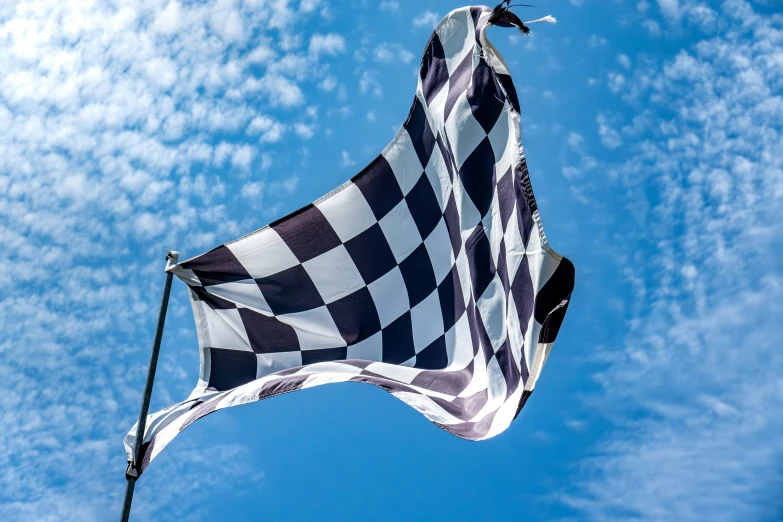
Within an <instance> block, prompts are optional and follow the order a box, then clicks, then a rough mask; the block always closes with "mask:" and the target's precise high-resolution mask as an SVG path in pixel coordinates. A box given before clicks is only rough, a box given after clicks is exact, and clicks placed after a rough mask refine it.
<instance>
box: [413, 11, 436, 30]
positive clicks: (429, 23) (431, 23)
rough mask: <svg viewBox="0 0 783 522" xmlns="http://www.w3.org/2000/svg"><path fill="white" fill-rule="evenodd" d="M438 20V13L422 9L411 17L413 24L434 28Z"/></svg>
mask: <svg viewBox="0 0 783 522" xmlns="http://www.w3.org/2000/svg"><path fill="white" fill-rule="evenodd" d="M439 21H440V16H438V13H435V12H433V11H424V12H423V13H422V14H420V15H419V16H417V17H416V18H414V19H413V26H414V27H428V28H434V27H435V26H436V25H437V24H438V22H439Z"/></svg>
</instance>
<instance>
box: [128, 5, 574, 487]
mask: <svg viewBox="0 0 783 522" xmlns="http://www.w3.org/2000/svg"><path fill="white" fill-rule="evenodd" d="M491 13H492V9H490V8H488V7H470V8H463V9H458V10H456V11H453V12H452V13H449V14H448V15H447V16H446V17H445V18H444V19H443V20H442V21H441V22H440V24H438V26H437V28H436V29H435V32H434V33H433V34H432V36H431V38H430V40H429V42H428V43H427V47H426V49H425V52H424V56H423V59H422V62H421V68H420V74H419V81H418V85H417V87H416V96H415V98H414V101H413V106H412V108H411V110H410V113H409V115H408V118H407V120H406V121H405V124H404V125H403V127H402V128H401V129H400V131H399V132H398V134H397V136H396V137H395V138H394V140H393V141H392V142H391V143H390V144H389V145H388V146H387V147H386V148H385V149H384V151H383V152H382V153H381V154H380V155H379V156H378V157H377V158H375V160H374V161H372V163H370V164H369V165H368V166H367V167H365V168H364V169H363V170H362V171H361V172H360V173H358V174H357V175H356V176H354V177H353V178H352V179H351V180H350V181H348V182H347V183H345V184H344V185H342V186H341V187H339V188H337V189H336V190H334V191H333V192H331V193H330V194H328V195H326V196H324V197H323V198H321V199H319V200H318V201H316V202H315V203H313V204H311V205H308V206H306V207H304V208H302V209H300V210H298V211H297V212H295V213H293V214H291V215H289V216H286V217H285V218H283V219H280V220H278V221H276V222H274V223H272V224H270V225H269V226H267V227H265V228H263V229H261V230H258V231H256V232H253V233H252V234H249V235H247V236H245V237H243V238H240V239H238V240H236V241H233V242H230V243H227V244H225V245H222V246H220V247H218V248H216V249H214V250H211V251H210V252H207V253H205V254H203V255H200V256H198V257H195V258H193V259H190V260H188V261H184V262H182V263H177V262H176V260H175V261H174V262H172V263H170V266H169V267H168V268H167V270H169V271H172V272H173V273H174V274H176V275H177V276H178V277H179V278H180V279H181V280H182V281H184V282H185V283H186V284H187V285H188V288H189V290H190V298H191V302H192V306H193V311H194V314H195V318H196V324H197V328H198V339H199V347H200V349H201V370H200V378H199V383H198V386H197V387H196V389H195V390H194V391H193V393H192V394H191V396H190V398H189V399H188V400H186V401H184V402H182V403H179V404H176V405H174V406H171V407H169V408H166V409H165V410H162V411H160V412H158V413H156V414H154V415H151V416H150V418H149V422H148V423H147V432H146V434H145V437H144V442H143V445H144V447H143V452H142V454H143V461H142V462H141V463H140V465H138V466H134V467H137V468H138V470H139V472H141V471H143V470H144V468H146V467H147V465H148V464H149V462H150V461H151V460H152V459H153V458H154V457H155V456H156V455H157V454H158V453H159V452H160V451H161V450H162V449H163V447H164V446H165V445H166V444H167V443H168V442H169V441H170V440H172V438H173V437H175V436H176V435H177V434H178V433H180V432H181V431H182V430H183V429H184V428H185V427H187V426H188V425H190V424H191V423H192V422H193V421H195V420H197V419H199V418H200V417H203V416H204V415H207V414H209V413H212V412H213V411H216V410H219V409H222V408H227V407H230V406H236V405H238V404H245V403H248V402H254V401H258V400H261V399H265V398H268V397H272V396H275V395H279V394H281V393H286V392H290V391H295V390H299V389H302V388H309V387H312V386H318V385H321V384H326V383H333V382H345V381H354V382H365V383H369V384H374V385H376V386H380V387H381V388H383V389H385V390H387V391H388V392H390V393H391V394H393V395H394V396H395V397H397V398H399V399H401V400H403V401H404V402H406V403H407V404H409V405H410V406H412V407H413V408H415V409H416V410H418V411H419V412H421V413H422V414H424V415H425V416H426V417H427V418H428V419H430V420H431V421H432V422H434V423H435V424H437V425H438V426H440V427H441V428H443V429H444V430H446V431H448V432H449V433H452V434H454V435H457V436H459V437H464V438H466V439H472V440H480V439H486V438H489V437H492V436H494V435H497V434H498V433H500V432H502V431H503V430H505V429H506V428H507V427H508V426H509V424H510V423H511V421H512V420H513V419H514V418H515V416H516V415H517V414H518V412H519V410H520V408H521V407H522V405H523V404H524V402H525V400H526V399H527V397H528V396H529V394H530V392H531V391H532V390H533V387H534V386H535V383H536V380H537V379H538V376H539V374H540V372H541V368H542V366H543V364H544V362H545V360H546V358H547V355H548V353H549V350H550V348H551V345H552V343H553V342H554V340H555V337H556V335H557V332H558V329H559V327H560V323H561V322H562V319H563V316H564V314H565V310H566V307H567V306H568V301H569V299H570V295H571V290H572V289H573V285H574V269H573V266H572V265H571V263H570V262H569V261H568V260H566V259H565V258H563V257H562V256H560V255H558V254H557V253H555V252H554V251H553V250H552V249H551V248H550V247H549V245H548V243H547V241H546V237H545V236H544V232H543V228H542V226H541V222H540V219H539V214H538V210H537V207H536V203H535V199H534V197H533V192H532V189H531V186H530V179H529V177H528V171H527V166H526V163H525V157H524V153H523V149H522V143H521V138H520V131H519V102H518V100H517V95H516V92H515V90H514V86H513V84H512V82H511V77H510V76H509V74H508V71H507V70H506V67H505V65H504V63H503V61H502V59H501V58H500V56H499V55H498V53H497V51H496V50H495V48H494V47H493V46H492V44H491V43H489V42H488V41H487V40H486V37H485V29H486V28H487V26H488V19H489V17H490V14H491ZM495 19H497V21H494V20H495ZM495 19H493V21H494V23H495V24H496V25H504V23H503V22H504V21H503V19H502V16H501V17H498V16H496V17H495ZM505 25H509V24H507V23H506V24H505ZM357 392H360V388H359V387H357ZM134 439H135V428H133V429H132V430H131V431H130V433H129V434H128V436H127V437H126V439H125V445H126V450H127V452H128V456H129V458H132V455H133V448H134V446H135V444H136V441H135V440H134Z"/></svg>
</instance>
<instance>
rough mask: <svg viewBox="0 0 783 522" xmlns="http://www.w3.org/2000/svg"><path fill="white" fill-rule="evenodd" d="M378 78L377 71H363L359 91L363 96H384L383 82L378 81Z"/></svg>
mask: <svg viewBox="0 0 783 522" xmlns="http://www.w3.org/2000/svg"><path fill="white" fill-rule="evenodd" d="M377 77H378V75H377V73H376V72H375V71H363V72H362V75H361V77H360V78H359V91H360V92H361V93H362V94H369V95H371V96H373V97H375V98H380V97H381V96H383V89H382V88H381V82H379V81H378V79H377Z"/></svg>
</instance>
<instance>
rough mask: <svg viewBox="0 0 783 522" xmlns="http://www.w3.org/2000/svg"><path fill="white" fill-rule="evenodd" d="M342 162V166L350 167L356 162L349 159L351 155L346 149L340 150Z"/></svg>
mask: <svg viewBox="0 0 783 522" xmlns="http://www.w3.org/2000/svg"><path fill="white" fill-rule="evenodd" d="M341 158H342V163H343V166H344V167H352V166H354V165H356V162H355V161H354V160H353V159H351V155H350V154H348V151H345V150H344V151H342V153H341Z"/></svg>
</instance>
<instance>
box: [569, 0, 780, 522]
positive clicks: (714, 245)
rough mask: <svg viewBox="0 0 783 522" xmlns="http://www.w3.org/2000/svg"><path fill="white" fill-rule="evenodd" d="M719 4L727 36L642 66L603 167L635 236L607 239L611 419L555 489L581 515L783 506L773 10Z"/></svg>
mask: <svg viewBox="0 0 783 522" xmlns="http://www.w3.org/2000/svg"><path fill="white" fill-rule="evenodd" d="M674 5H675V6H677V4H674ZM678 7H680V8H682V6H678ZM668 9H669V12H670V13H675V11H674V7H673V6H672V5H671V4H670V5H669V7H668ZM722 9H723V11H722V12H721V17H723V18H724V19H725V21H726V23H727V26H726V27H725V30H724V31H722V32H721V34H719V35H717V36H715V37H713V38H709V39H704V40H702V41H699V42H698V43H696V44H695V45H694V46H692V47H690V48H689V49H687V50H686V51H682V52H681V53H680V54H679V55H677V56H676V57H673V58H671V59H669V60H667V61H666V62H665V63H663V64H661V63H646V64H641V65H639V64H637V66H636V67H637V69H636V70H635V71H634V73H633V74H632V75H631V76H630V79H629V80H628V85H627V88H628V92H632V93H634V95H633V96H634V97H633V98H627V97H626V99H627V100H628V102H629V103H630V104H632V106H633V107H634V108H635V107H637V106H638V105H637V104H639V105H642V106H644V107H646V108H647V111H649V113H648V114H647V115H645V116H644V118H642V120H640V121H639V122H637V123H635V124H634V125H633V126H629V127H628V128H627V129H624V130H623V132H627V133H628V134H629V135H632V136H634V138H635V139H634V140H633V141H629V142H628V143H627V144H626V145H625V147H624V149H625V153H627V155H625V154H623V155H622V156H620V157H621V158H623V161H622V163H621V164H620V165H616V164H607V165H602V170H606V171H614V172H615V173H616V176H617V180H618V183H619V184H620V185H619V186H620V188H621V190H622V192H623V194H625V195H626V197H627V206H626V208H625V209H622V210H618V211H617V214H616V215H614V216H613V217H614V218H620V217H622V219H624V220H626V223H627V224H628V225H629V226H630V227H631V230H632V232H630V233H628V234H627V235H624V236H622V237H617V238H616V240H615V241H614V242H613V243H614V244H615V245H616V246H617V248H618V250H617V252H616V254H617V255H619V256H621V257H623V258H624V259H627V260H628V263H629V265H626V266H625V270H626V274H627V278H628V286H629V288H630V289H632V290H633V292H634V294H635V297H634V299H632V300H629V302H627V303H624V309H625V310H626V311H627V320H628V334H627V337H626V339H625V342H624V343H623V345H622V347H621V348H619V349H608V348H604V349H601V350H600V351H599V354H598V355H597V359H598V360H600V361H601V364H602V365H603V366H604V367H605V370H603V371H602V372H601V373H599V374H597V375H596V378H597V379H598V381H599V382H600V383H601V384H602V385H603V387H604V389H605V392H604V393H602V394H601V395H600V396H598V397H595V399H594V400H593V401H591V402H590V408H598V409H599V410H600V411H601V412H602V413H603V414H604V415H606V417H607V419H608V420H609V421H610V422H612V423H613V424H614V426H615V430H614V431H613V432H612V433H610V435H609V436H608V437H607V438H606V439H604V440H603V441H602V442H601V443H600V444H599V445H598V446H597V447H596V448H595V449H594V451H592V452H591V457H590V458H589V460H586V461H584V462H582V463H581V464H580V466H582V468H581V469H582V470H583V472H582V473H581V474H580V479H579V483H578V487H577V489H576V491H574V492H571V493H570V494H567V495H565V496H564V500H565V501H566V502H567V503H569V504H570V505H572V506H573V507H575V508H577V509H579V510H581V511H582V512H583V517H584V518H588V519H593V520H619V519H627V518H629V517H631V518H634V519H645V520H685V521H688V520H773V519H776V518H777V517H778V515H779V513H780V506H781V504H780V502H779V500H777V499H779V492H780V488H781V484H782V483H783V475H781V471H780V466H779V465H778V463H779V462H780V461H781V458H783V439H781V437H780V436H779V434H780V433H781V432H783V417H781V416H780V415H776V414H775V413H776V412H778V411H781V410H782V409H783V395H781V392H780V391H781V389H783V378H782V377H781V376H782V375H783V354H782V353H781V351H780V347H779V339H780V338H781V337H783V323H781V322H780V320H779V318H780V317H782V316H783V306H782V305H781V303H783V278H782V277H781V274H783V271H782V270H781V264H780V255H778V254H780V252H782V251H783V233H781V229H780V226H779V224H780V223H781V221H783V157H781V155H780V154H779V153H778V152H777V151H779V150H780V144H781V143H782V142H783V110H781V108H782V107H783V103H781V102H780V98H779V96H778V95H777V92H779V89H778V88H777V87H776V86H779V85H780V84H781V81H783V70H782V69H781V67H780V66H779V65H776V64H777V63H780V59H779V56H780V51H779V50H778V47H779V46H777V45H776V44H775V42H776V41H777V40H778V39H779V38H780V31H779V26H780V23H781V21H782V19H781V17H780V15H776V16H773V17H770V16H768V15H767V16H762V15H761V14H757V13H753V11H752V9H751V7H750V5H749V4H747V3H744V2H739V1H735V2H728V3H725V4H723V8H722ZM678 12H679V11H678ZM649 78H655V79H656V81H652V82H650V81H647V80H646V79H649ZM602 139H603V136H602ZM617 154H620V151H619V150H618V152H617ZM629 485H633V487H629Z"/></svg>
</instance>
